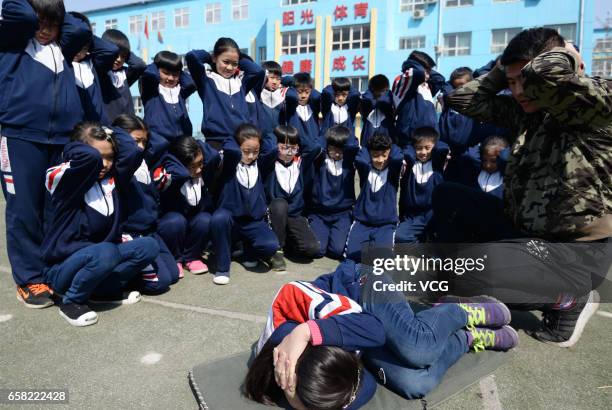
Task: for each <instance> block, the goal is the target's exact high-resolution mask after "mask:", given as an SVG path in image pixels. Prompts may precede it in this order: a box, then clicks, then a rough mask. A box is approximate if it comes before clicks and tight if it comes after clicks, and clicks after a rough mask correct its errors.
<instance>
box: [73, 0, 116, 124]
mask: <svg viewBox="0 0 612 410" xmlns="http://www.w3.org/2000/svg"><path fill="white" fill-rule="evenodd" d="M70 14H71V15H72V16H74V17H75V18H78V19H80V20H82V21H83V22H84V23H85V24H87V26H88V27H89V31H91V23H90V22H89V19H88V18H87V16H86V15H84V14H81V13H77V12H74V11H72V12H70ZM118 55H119V48H118V47H117V46H116V45H114V44H113V43H110V42H108V41H105V40H102V39H101V38H99V37H96V36H95V35H93V36H92V39H91V42H89V43H88V44H87V45H85V47H83V48H82V49H81V51H79V53H78V54H77V55H76V56H74V59H73V60H72V70H73V71H74V78H75V81H76V85H77V90H78V91H79V97H80V98H81V106H82V107H83V112H84V114H85V115H84V119H85V120H87V121H96V122H100V123H102V125H107V126H108V125H110V124H111V121H110V120H109V119H108V116H107V115H106V112H105V110H104V102H103V100H102V90H101V87H100V80H99V78H98V71H97V70H96V67H97V68H98V69H99V70H100V71H102V72H106V71H109V70H110V69H111V68H112V67H113V63H114V62H115V60H116V59H117V56H118Z"/></svg>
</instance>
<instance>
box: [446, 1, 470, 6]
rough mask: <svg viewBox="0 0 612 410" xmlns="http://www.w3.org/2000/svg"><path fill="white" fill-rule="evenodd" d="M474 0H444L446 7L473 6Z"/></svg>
mask: <svg viewBox="0 0 612 410" xmlns="http://www.w3.org/2000/svg"><path fill="white" fill-rule="evenodd" d="M473 5H474V0H446V7H461V6H473Z"/></svg>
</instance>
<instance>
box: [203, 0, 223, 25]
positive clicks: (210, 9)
mask: <svg viewBox="0 0 612 410" xmlns="http://www.w3.org/2000/svg"><path fill="white" fill-rule="evenodd" d="M222 9H223V4H222V3H220V2H216V3H207V4H206V7H204V23H206V24H220V23H221V10H222ZM217 12H218V13H219V16H218V17H219V19H218V20H215V15H216V13H217ZM208 13H211V17H212V19H211V20H212V21H208Z"/></svg>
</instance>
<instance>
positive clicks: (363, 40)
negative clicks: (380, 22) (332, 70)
mask: <svg viewBox="0 0 612 410" xmlns="http://www.w3.org/2000/svg"><path fill="white" fill-rule="evenodd" d="M357 28H358V29H359V33H360V37H359V39H355V33H356V29H357ZM346 29H348V35H349V38H348V39H344V38H343V36H344V34H343V33H344V30H346ZM366 29H367V34H368V35H367V36H365V30H366ZM336 33H339V37H340V38H339V39H338V40H336V39H335V37H336ZM371 34H372V33H371V31H370V23H365V24H352V25H345V26H336V27H332V51H343V50H359V49H364V48H370V36H371ZM356 44H357V46H355V45H356ZM345 45H346V46H347V47H344V46H345Z"/></svg>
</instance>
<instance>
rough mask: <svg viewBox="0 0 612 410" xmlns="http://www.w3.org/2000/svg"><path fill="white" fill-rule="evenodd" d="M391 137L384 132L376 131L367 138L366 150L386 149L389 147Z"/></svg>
mask: <svg viewBox="0 0 612 410" xmlns="http://www.w3.org/2000/svg"><path fill="white" fill-rule="evenodd" d="M391 144H392V141H391V137H389V136H388V135H387V134H385V133H384V132H380V131H376V132H374V134H372V136H371V137H370V139H368V151H386V150H388V149H391Z"/></svg>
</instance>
